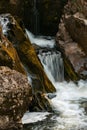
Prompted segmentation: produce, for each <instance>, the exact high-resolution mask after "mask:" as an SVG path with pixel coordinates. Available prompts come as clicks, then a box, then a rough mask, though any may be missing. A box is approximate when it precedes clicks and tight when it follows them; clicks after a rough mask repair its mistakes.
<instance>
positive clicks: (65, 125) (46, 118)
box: [22, 31, 87, 130]
mask: <svg viewBox="0 0 87 130" xmlns="http://www.w3.org/2000/svg"><path fill="white" fill-rule="evenodd" d="M27 34H28V35H29V37H30V40H31V42H32V43H36V44H38V45H39V46H43V47H44V46H48V47H50V48H52V47H53V46H54V40H53V39H49V40H48V39H47V38H46V39H45V38H43V37H38V38H36V37H35V36H34V35H33V34H31V33H30V32H28V31H27ZM38 56H39V58H40V60H41V62H42V64H43V66H44V70H45V72H46V73H47V75H48V77H49V79H50V80H51V81H52V83H53V84H54V86H55V87H56V90H57V92H56V93H55V95H56V96H55V97H54V98H52V99H51V104H52V108H53V110H54V113H48V112H30V113H29V112H27V113H25V115H24V117H23V119H22V122H23V124H24V130H87V82H86V81H83V80H80V81H78V82H77V83H76V84H75V83H73V82H69V83H68V82H66V81H64V69H63V61H62V58H61V54H60V52H56V53H55V52H47V54H45V53H42V54H39V55H38ZM60 81H62V82H60Z"/></svg>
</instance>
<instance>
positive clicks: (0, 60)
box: [0, 27, 26, 74]
mask: <svg viewBox="0 0 87 130" xmlns="http://www.w3.org/2000/svg"><path fill="white" fill-rule="evenodd" d="M0 66H8V67H10V68H11V69H14V70H17V71H19V72H21V73H23V74H26V72H25V70H24V67H23V65H22V63H21V61H20V59H19V57H18V54H17V52H16V50H15V48H14V47H13V45H12V43H11V42H10V41H9V40H8V39H7V38H6V37H5V36H4V35H3V33H2V28H1V27H0Z"/></svg>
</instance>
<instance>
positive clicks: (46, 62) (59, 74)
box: [38, 51, 64, 82]
mask: <svg viewBox="0 0 87 130" xmlns="http://www.w3.org/2000/svg"><path fill="white" fill-rule="evenodd" d="M38 56H39V58H40V60H41V63H42V64H43V66H44V68H45V72H46V73H47V75H48V71H49V72H50V73H51V74H50V75H52V77H53V80H55V81H56V82H58V81H64V67H63V60H62V58H61V53H60V52H58V51H48V52H44V53H41V54H39V55H38ZM48 78H49V75H48ZM51 79H52V78H51Z"/></svg>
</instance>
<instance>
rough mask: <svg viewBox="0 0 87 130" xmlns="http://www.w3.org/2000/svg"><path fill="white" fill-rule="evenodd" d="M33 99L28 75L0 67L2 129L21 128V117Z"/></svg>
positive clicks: (0, 125)
mask: <svg viewBox="0 0 87 130" xmlns="http://www.w3.org/2000/svg"><path fill="white" fill-rule="evenodd" d="M31 99H32V92H31V87H30V85H29V84H28V80H27V77H26V76H24V75H23V74H21V73H19V72H17V71H15V70H11V69H10V68H8V67H4V66H3V67H2V66H1V67H0V130H13V129H17V130H19V129H20V125H21V118H22V116H23V114H24V113H25V112H26V110H27V109H28V105H29V104H30V102H31Z"/></svg>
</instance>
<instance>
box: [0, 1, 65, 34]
mask: <svg viewBox="0 0 87 130" xmlns="http://www.w3.org/2000/svg"><path fill="white" fill-rule="evenodd" d="M66 2H67V0H55V1H54V0H7V1H6V0H0V14H1V13H11V14H12V15H13V16H18V17H20V18H22V20H23V22H24V24H25V26H26V28H28V29H29V30H31V31H33V32H34V33H41V34H45V35H55V34H56V32H57V30H58V28H57V26H58V24H59V22H60V17H61V15H62V10H63V7H64V5H65V3H66ZM36 26H38V27H36ZM35 28H38V29H35ZM36 30H38V31H39V32H36Z"/></svg>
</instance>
